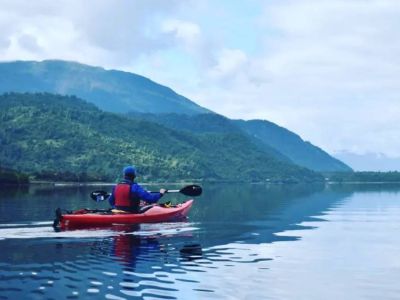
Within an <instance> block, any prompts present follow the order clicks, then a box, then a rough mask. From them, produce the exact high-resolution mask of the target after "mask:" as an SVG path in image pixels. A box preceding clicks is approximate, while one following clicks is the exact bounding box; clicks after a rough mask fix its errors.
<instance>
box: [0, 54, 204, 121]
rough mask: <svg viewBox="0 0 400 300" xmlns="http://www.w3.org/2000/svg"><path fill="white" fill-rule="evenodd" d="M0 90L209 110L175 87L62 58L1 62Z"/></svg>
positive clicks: (138, 107)
mask: <svg viewBox="0 0 400 300" xmlns="http://www.w3.org/2000/svg"><path fill="white" fill-rule="evenodd" d="M0 78H1V79H0V94H2V93H5V92H48V93H53V94H61V95H75V96H77V97H79V98H82V99H85V100H87V101H89V102H91V103H94V104H95V105H96V106H98V107H99V108H100V109H103V110H105V111H110V112H117V113H126V112H129V111H137V112H152V113H168V112H178V113H181V114H188V115H193V114H197V113H207V112H210V111H209V110H208V109H205V108H203V107H201V106H199V105H197V104H195V103H194V102H192V101H190V100H189V99H187V98H185V97H183V96H181V95H178V94H177V93H175V92H174V91H173V90H172V89H170V88H168V87H165V86H162V85H160V84H157V83H155V82H153V81H151V80H150V79H148V78H145V77H143V76H139V75H136V74H132V73H128V72H122V71H115V70H105V69H103V68H100V67H92V66H88V65H83V64H79V63H76V62H67V61H61V60H45V61H42V62H35V61H16V62H3V63H0Z"/></svg>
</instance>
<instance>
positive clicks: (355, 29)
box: [0, 0, 400, 157]
mask: <svg viewBox="0 0 400 300" xmlns="http://www.w3.org/2000/svg"><path fill="white" fill-rule="evenodd" d="M0 8H1V9H0V61H11V60H44V59H64V60H72V61H78V62H81V63H85V64H90V65H95V66H102V67H104V68H106V69H118V70H124V71H129V72H133V73H137V74H140V75H143V76H146V77H149V78H150V79H152V80H154V81H156V82H158V83H160V84H163V85H166V86H169V87H170V88H172V89H173V90H175V91H176V92H177V93H179V94H181V95H183V96H185V97H188V98H189V99H191V100H193V101H194V102H196V103H198V104H200V105H201V106H204V107H207V108H209V109H211V110H213V111H215V112H217V113H220V114H222V115H225V116H227V117H229V118H235V119H239V118H240V119H246V120H248V119H264V120H269V121H272V122H275V123H277V124H278V125H280V126H283V127H286V128H288V129H289V130H291V131H294V132H296V133H297V134H299V135H300V136H301V137H302V138H303V139H304V140H307V141H310V142H312V143H313V144H314V145H317V146H319V147H321V148H323V149H324V150H326V151H327V152H329V153H331V154H335V153H337V152H341V151H346V152H353V153H357V154H364V153H382V154H384V155H386V156H388V157H400V138H399V132H400V122H399V120H400V30H399V28H400V1H399V0H247V1H241V0H240V1H239V0H185V1H183V0H168V1H167V0H131V1H128V0H107V1H106V0H86V1H81V0H58V1H54V0H37V1H20V0H0Z"/></svg>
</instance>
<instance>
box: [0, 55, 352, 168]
mask: <svg viewBox="0 0 400 300" xmlns="http://www.w3.org/2000/svg"><path fill="white" fill-rule="evenodd" d="M4 92H49V93H56V94H60V95H75V96H77V97H78V98H82V99H85V100H86V101H88V102H90V103H93V104H95V105H96V106H97V107H99V108H100V109H102V110H104V111H108V112H114V113H122V114H129V113H130V114H131V115H135V114H136V115H137V116H139V115H141V116H140V118H141V119H147V120H149V121H152V122H156V123H158V124H161V125H163V126H164V127H168V128H170V129H174V130H178V131H182V130H184V131H186V132H191V133H195V134H201V133H206V134H221V133H223V134H234V135H238V136H241V138H243V140H244V141H246V143H247V144H249V143H251V144H254V145H256V146H257V148H258V150H259V151H262V152H265V153H267V154H268V155H269V156H271V157H273V158H274V159H277V160H280V161H283V162H286V163H289V164H290V163H291V164H293V163H294V164H297V165H299V166H303V167H306V168H309V169H311V170H314V171H324V172H325V171H327V172H338V171H351V168H350V167H348V166H347V165H345V164H344V163H342V162H340V161H339V160H337V159H335V158H333V157H331V156H330V155H329V154H328V153H326V152H324V151H323V150H322V149H320V148H318V147H315V146H314V145H312V144H310V143H309V142H305V141H303V140H302V139H301V138H300V137H299V136H298V135H296V134H294V133H293V132H290V131H288V130H286V129H284V128H282V127H279V126H277V125H275V124H273V123H271V122H267V121H261V120H251V121H242V120H235V121H233V120H230V119H228V118H225V117H223V116H220V115H217V114H215V113H213V112H211V111H209V110H207V109H205V108H203V107H201V106H198V105H197V104H195V103H194V102H192V101H190V100H189V99H187V98H185V97H183V96H180V95H178V94H176V93H175V92H174V91H173V90H171V89H170V88H168V87H165V86H162V85H159V84H157V83H155V82H153V81H151V80H149V79H147V78H145V77H142V76H139V75H136V74H132V73H127V72H121V71H115V70H105V69H103V68H99V67H92V66H88V65H83V64H79V63H75V62H66V61H60V60H47V61H42V62H33V61H17V62H8V63H0V94H1V93H4Z"/></svg>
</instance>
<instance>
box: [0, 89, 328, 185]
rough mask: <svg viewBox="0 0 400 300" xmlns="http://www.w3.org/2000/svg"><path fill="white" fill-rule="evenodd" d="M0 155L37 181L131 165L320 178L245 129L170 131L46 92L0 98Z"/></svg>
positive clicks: (221, 176)
mask: <svg viewBox="0 0 400 300" xmlns="http://www.w3.org/2000/svg"><path fill="white" fill-rule="evenodd" d="M0 161H1V162H2V166H4V167H12V168H13V169H16V170H18V171H21V172H24V173H27V174H28V175H31V176H33V177H35V178H36V179H55V180H74V181H80V180H83V181H86V180H107V181H114V180H116V178H117V177H118V176H119V175H120V172H121V168H122V167H123V166H125V165H127V164H135V165H137V166H138V168H139V176H140V180H141V181H175V180H188V181H189V180H190V181H194V180H214V181H266V180H268V181H271V182H275V181H279V182H300V181H321V180H322V176H321V175H319V174H317V173H315V172H313V171H310V170H308V169H305V168H301V167H298V166H296V165H294V164H291V163H286V162H283V161H280V160H277V159H275V158H274V157H272V156H271V155H269V154H268V153H266V152H264V151H262V150H261V149H260V148H258V147H257V146H256V145H254V144H253V143H252V142H251V140H250V139H249V138H247V137H246V136H245V135H239V134H236V133H234V132H220V133H207V134H198V135H197V134H192V133H187V132H183V131H176V130H172V129H169V128H166V127H164V126H161V125H159V124H156V123H153V122H149V121H145V120H142V119H134V118H132V117H126V116H123V115H119V114H114V113H109V112H104V111H101V110H100V109H98V108H97V107H96V106H94V105H93V104H90V103H87V102H85V101H83V100H81V99H78V98H76V97H74V96H60V95H52V94H18V93H10V94H4V95H2V96H0Z"/></svg>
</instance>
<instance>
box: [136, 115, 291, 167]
mask: <svg viewBox="0 0 400 300" xmlns="http://www.w3.org/2000/svg"><path fill="white" fill-rule="evenodd" d="M128 116H132V117H134V118H137V119H143V120H147V121H151V122H154V123H158V124H160V125H163V126H165V127H167V128H170V129H174V130H179V131H184V132H190V133H193V134H210V133H224V134H235V135H238V136H242V137H243V139H248V140H249V141H251V142H250V143H251V144H254V145H256V146H257V147H258V148H259V149H260V150H262V151H264V152H266V153H267V154H268V155H270V156H272V157H274V158H275V159H278V160H281V161H284V162H287V163H290V164H293V162H292V161H291V160H290V159H289V158H288V157H286V156H285V155H283V154H282V153H281V152H279V151H278V150H277V149H274V148H272V147H270V146H269V145H267V144H265V143H263V142H262V141H260V140H259V139H257V138H253V137H252V136H249V135H248V134H247V133H246V132H244V131H243V130H242V129H240V128H239V127H238V126H237V125H236V124H235V123H234V122H232V120H230V119H228V118H226V117H224V116H221V115H218V114H216V113H209V114H197V115H192V116H189V115H182V114H176V113H169V114H141V113H129V114H128Z"/></svg>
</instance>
